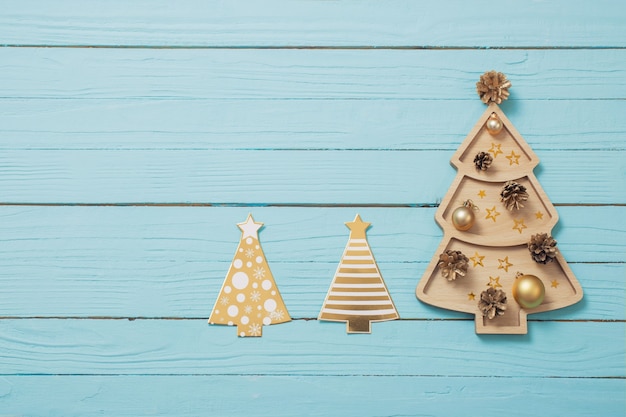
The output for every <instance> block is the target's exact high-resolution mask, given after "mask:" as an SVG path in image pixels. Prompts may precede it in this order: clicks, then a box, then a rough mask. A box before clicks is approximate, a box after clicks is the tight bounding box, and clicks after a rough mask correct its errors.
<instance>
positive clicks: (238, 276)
mask: <svg viewBox="0 0 626 417" xmlns="http://www.w3.org/2000/svg"><path fill="white" fill-rule="evenodd" d="M248 281H249V279H248V275H247V274H246V273H245V272H236V273H235V275H233V287H235V288H237V289H238V290H243V289H244V288H246V287H247V286H248ZM229 292H230V291H229Z"/></svg>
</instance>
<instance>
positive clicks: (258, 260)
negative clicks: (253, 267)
mask: <svg viewBox="0 0 626 417" xmlns="http://www.w3.org/2000/svg"><path fill="white" fill-rule="evenodd" d="M261 262H263V257H262V256H257V257H256V263H258V264H260V263H261Z"/></svg>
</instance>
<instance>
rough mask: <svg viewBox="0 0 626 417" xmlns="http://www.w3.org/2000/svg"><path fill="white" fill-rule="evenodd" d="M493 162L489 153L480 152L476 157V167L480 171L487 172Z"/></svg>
mask: <svg viewBox="0 0 626 417" xmlns="http://www.w3.org/2000/svg"><path fill="white" fill-rule="evenodd" d="M492 162H493V156H491V154H490V153H489V152H478V153H477V154H476V156H475V157H474V165H476V169H477V170H479V171H486V170H487V169H489V167H490V166H491V163H492Z"/></svg>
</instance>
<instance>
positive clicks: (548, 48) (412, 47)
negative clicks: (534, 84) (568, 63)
mask: <svg viewBox="0 0 626 417" xmlns="http://www.w3.org/2000/svg"><path fill="white" fill-rule="evenodd" d="M0 47H2V48H49V49H257V50H266V49H314V50H340V51H342V50H400V51H404V50H407V51H413V50H418V51H473V50H476V51H482V50H503V51H519V50H530V51H558V50H574V51H577V50H626V46H582V45H573V46H510V45H502V46H469V45H459V46H452V45H448V46H446V45H443V46H433V45H397V46H393V45H383V46H372V45H352V46H351V45H338V46H324V45H231V46H221V45H112V44H100V45H80V44H68V45H46V44H3V45H0Z"/></svg>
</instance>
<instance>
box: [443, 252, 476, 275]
mask: <svg viewBox="0 0 626 417" xmlns="http://www.w3.org/2000/svg"><path fill="white" fill-rule="evenodd" d="M437 265H438V266H439V268H440V269H441V275H442V276H443V277H444V278H446V279H447V280H448V281H454V280H455V279H456V277H457V275H458V276H461V277H464V276H465V274H466V273H467V268H468V267H469V258H468V257H467V256H465V255H463V253H461V251H458V250H450V249H448V250H446V251H445V252H444V253H442V254H441V255H439V263H438V264H437Z"/></svg>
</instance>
